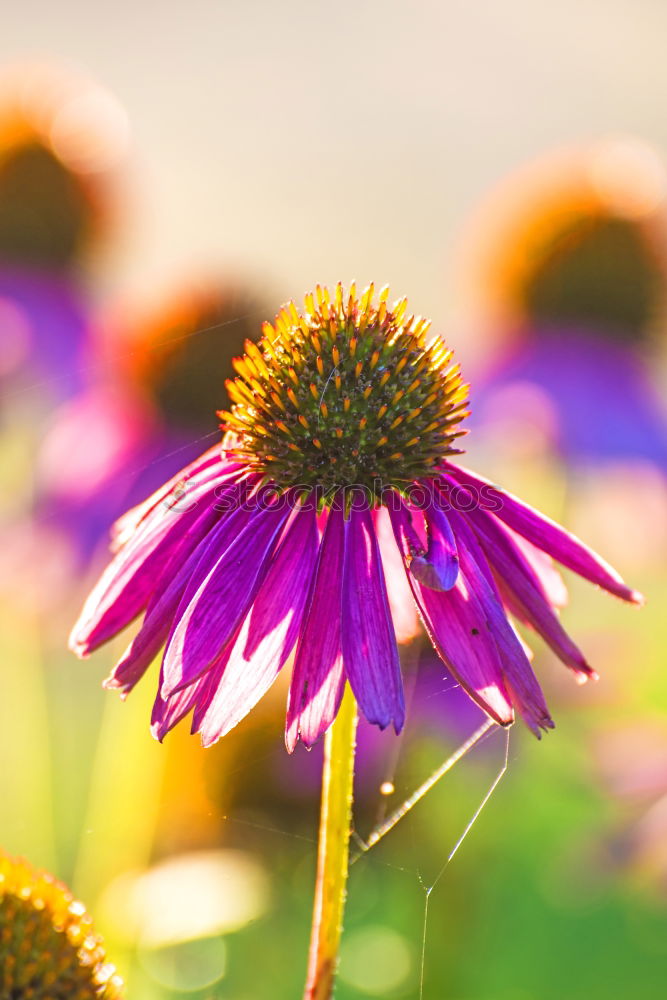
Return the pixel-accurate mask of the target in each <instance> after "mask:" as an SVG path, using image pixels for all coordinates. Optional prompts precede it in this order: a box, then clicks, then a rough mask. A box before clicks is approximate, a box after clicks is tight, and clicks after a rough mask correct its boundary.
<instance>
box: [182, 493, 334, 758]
mask: <svg viewBox="0 0 667 1000" xmlns="http://www.w3.org/2000/svg"><path fill="white" fill-rule="evenodd" d="M317 549H318V534H317V524H316V520H315V512H314V511H313V510H302V511H297V512H296V514H295V516H294V519H293V521H292V523H291V524H290V526H289V530H288V531H287V532H286V534H285V538H284V539H283V541H282V542H281V544H280V548H279V549H278V551H277V553H276V555H275V557H274V560H273V563H272V565H271V568H270V569H269V571H268V573H267V575H266V578H265V580H264V583H263V584H262V586H261V588H260V590H259V593H258V594H257V597H256V598H255V602H254V604H253V606H252V608H251V610H250V612H249V613H248V615H247V616H246V619H245V621H244V623H243V626H242V628H241V630H240V633H239V635H238V637H237V639H236V640H235V642H234V644H233V646H231V645H230V648H229V654H228V655H226V657H225V659H226V662H225V663H224V664H223V665H222V669H221V671H220V676H219V677H218V678H217V679H214V678H211V683H210V684H209V685H208V687H209V688H210V689H212V690H211V695H210V697H208V698H207V697H206V694H204V695H203V696H202V698H200V699H198V702H197V707H196V710H195V715H194V719H193V731H195V732H197V731H198V732H200V733H201V737H202V744H203V745H204V746H205V747H207V746H211V744H213V743H215V742H216V741H217V740H219V739H220V738H221V737H222V736H224V735H225V734H226V733H228V732H229V731H230V729H233V728H234V726H235V725H237V723H238V722H240V721H241V719H242V718H243V717H244V716H245V715H247V714H248V712H249V711H250V710H251V709H252V708H253V707H254V706H255V705H256V704H257V702H258V701H259V700H260V698H261V697H262V696H263V695H264V694H265V693H266V691H268V689H269V688H270V687H271V685H272V684H273V682H274V681H275V679H276V677H277V676H278V673H279V672H280V670H281V669H282V667H283V666H284V664H285V662H286V660H287V659H288V657H289V655H290V653H291V652H292V650H293V649H294V646H295V644H296V641H297V637H298V634H299V629H300V628H301V622H302V618H303V612H304V609H305V606H306V600H307V598H308V594H309V591H310V585H311V579H312V575H313V572H314V570H315V564H316V560H317ZM214 672H217V670H216V667H215V666H214V667H213V668H212V670H211V674H213V673H214ZM206 676H208V675H206ZM186 690H187V689H186Z"/></svg>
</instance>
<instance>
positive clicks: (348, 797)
mask: <svg viewBox="0 0 667 1000" xmlns="http://www.w3.org/2000/svg"><path fill="white" fill-rule="evenodd" d="M356 729H357V705H356V702H355V700H354V695H353V694H352V692H351V690H350V688H349V685H346V687H345V693H344V695H343V701H342V703H341V706H340V709H339V712H338V715H337V717H336V719H335V721H334V723H333V725H332V726H331V727H330V729H329V730H328V732H327V734H326V737H325V742H324V766H323V770H322V806H321V810H320V833H319V843H318V851H317V884H316V886H315V905H314V907H313V924H312V930H311V938H310V953H309V958H308V978H307V981H306V990H305V993H304V1000H329V998H330V997H332V996H333V988H334V981H335V978H336V968H337V965H338V947H339V944H340V935H341V930H342V927H343V911H344V909H345V896H346V886H347V873H348V858H349V846H350V828H351V823H352V792H353V780H354V748H355V736H356Z"/></svg>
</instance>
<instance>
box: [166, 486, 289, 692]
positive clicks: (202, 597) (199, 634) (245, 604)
mask: <svg viewBox="0 0 667 1000" xmlns="http://www.w3.org/2000/svg"><path fill="white" fill-rule="evenodd" d="M288 515H289V505H288V504H287V503H285V502H282V503H278V504H276V506H275V507H269V508H266V509H258V510H257V511H255V512H254V514H253V515H252V517H251V518H250V520H249V522H248V524H247V525H246V527H245V528H244V529H243V530H242V531H241V532H240V533H239V534H237V535H236V536H235V537H234V538H233V540H232V541H231V544H230V545H229V546H228V547H227V549H226V550H225V551H224V552H223V554H222V555H221V556H220V558H219V559H217V560H216V562H215V564H214V565H213V566H212V567H211V568H210V570H209V572H208V574H207V576H206V577H205V579H204V580H203V582H202V583H201V584H200V586H199V588H198V590H197V592H196V594H195V595H194V597H193V598H192V599H191V600H190V602H189V604H188V606H187V608H185V610H184V611H183V612H182V613H180V611H179V614H178V623H177V625H176V628H175V629H174V632H173V633H172V635H171V636H170V638H169V641H168V643H167V648H166V650H165V657H164V683H163V686H162V694H163V696H164V697H167V698H168V697H169V695H171V694H173V692H174V691H176V690H178V689H179V688H181V687H187V686H188V685H189V684H192V682H193V681H195V680H196V679H197V678H198V677H199V676H200V674H202V673H204V671H205V670H207V669H208V667H210V666H211V665H212V663H213V662H214V661H215V660H216V659H217V658H218V656H220V654H221V653H222V651H223V649H224V648H225V646H226V645H227V643H228V642H229V641H230V639H231V638H232V637H233V635H234V633H235V632H236V630H237V628H238V627H239V625H240V624H241V622H242V621H243V618H244V617H245V615H246V612H247V611H248V608H249V607H250V605H251V604H252V602H253V600H254V598H255V595H256V594H257V591H258V590H259V587H260V585H261V583H262V580H263V579H264V576H265V574H266V572H267V570H268V567H269V564H270V560H271V555H272V553H273V550H274V548H275V546H276V543H277V541H278V538H279V536H280V534H281V532H282V530H283V527H284V525H285V521H286V520H287V517H288Z"/></svg>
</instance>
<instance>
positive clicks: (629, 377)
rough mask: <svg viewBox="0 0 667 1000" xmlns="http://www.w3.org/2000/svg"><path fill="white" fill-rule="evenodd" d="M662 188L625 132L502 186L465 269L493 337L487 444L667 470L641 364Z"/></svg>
mask: <svg viewBox="0 0 667 1000" xmlns="http://www.w3.org/2000/svg"><path fill="white" fill-rule="evenodd" d="M666 194H667V177H666V175H665V170H664V167H663V165H662V164H661V162H660V160H659V158H658V157H657V155H656V154H655V152H654V151H653V150H652V149H651V148H650V147H647V146H646V145H644V144H643V143H640V142H638V141H637V140H634V139H630V138H623V139H614V140H606V141H602V142H598V143H593V144H591V145H589V146H585V147H582V148H578V149H574V150H566V151H557V152H555V153H552V154H550V155H548V156H547V157H545V158H544V159H542V160H540V161H538V162H537V163H536V164H533V165H531V166H529V167H528V168H527V169H526V170H524V171H522V172H521V173H520V174H519V175H517V176H516V177H514V178H513V179H512V180H511V181H510V182H509V184H506V185H504V186H503V187H502V188H501V190H500V191H499V192H498V194H497V196H496V198H495V199H493V200H492V203H491V205H489V206H488V207H487V210H486V211H485V212H484V213H483V215H482V217H481V218H480V226H479V228H480V241H479V242H480V248H479V251H478V254H477V258H478V264H477V267H475V266H473V267H472V268H471V271H473V272H474V271H478V272H479V273H478V288H477V290H478V292H479V294H480V297H481V298H482V299H483V300H485V301H486V307H485V308H486V312H487V313H488V315H487V316H486V325H487V327H488V328H489V329H490V332H491V336H492V337H493V339H494V341H495V343H494V344H493V345H492V346H491V348H490V350H487V352H486V353H487V359H486V362H485V366H484V367H485V370H483V371H479V372H478V373H477V375H476V378H475V391H474V394H473V397H472V400H471V401H472V411H473V418H474V426H475V427H478V428H479V429H480V430H483V431H485V432H487V433H488V434H489V435H490V436H491V437H492V438H493V440H494V441H498V440H500V439H502V436H503V435H511V434H512V429H513V428H516V427H523V428H528V429H529V433H530V429H532V430H533V432H534V434H536V435H539V437H540V439H541V441H542V442H545V443H546V444H547V445H548V446H550V447H551V448H553V449H554V450H555V451H556V452H557V453H558V454H560V455H561V457H562V458H563V459H564V460H565V461H566V462H567V463H568V464H569V465H574V466H580V467H581V466H587V467H590V466H591V465H600V464H607V463H619V462H627V461H635V462H636V461H639V462H651V463H654V464H655V465H657V466H658V467H659V468H660V469H661V470H662V472H663V473H667V408H666V407H665V405H664V403H663V401H662V400H661V399H660V396H659V392H658V389H657V387H656V384H655V382H654V380H653V378H652V372H651V370H650V366H649V364H648V363H647V353H648V346H647V345H648V344H649V343H650V340H651V336H652V334H653V333H654V332H655V331H656V330H657V329H659V328H660V326H661V324H662V318H663V317H664V316H665V301H666V300H665V281H666V277H667V267H666V264H665V262H666V259H667V257H666V235H667V218H666V213H665V206H666ZM482 232H483V236H482V235H481V233H482ZM661 332H662V331H661ZM525 433H526V432H525V430H524V436H525ZM511 439H512V438H510V440H511Z"/></svg>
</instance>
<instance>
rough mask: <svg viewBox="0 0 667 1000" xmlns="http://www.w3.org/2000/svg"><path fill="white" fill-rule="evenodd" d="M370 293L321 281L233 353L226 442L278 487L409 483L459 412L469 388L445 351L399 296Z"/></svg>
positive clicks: (430, 466) (442, 443) (377, 490)
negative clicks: (236, 354)
mask: <svg viewBox="0 0 667 1000" xmlns="http://www.w3.org/2000/svg"><path fill="white" fill-rule="evenodd" d="M388 298H389V289H388V288H383V289H382V290H381V291H380V293H379V295H378V298H377V302H376V301H375V300H374V288H373V285H370V286H369V287H368V288H366V290H365V291H364V292H363V293H362V294H361V296H357V293H356V289H355V286H354V285H352V286H351V287H350V289H349V291H348V292H347V294H346V293H344V291H343V287H342V285H341V284H338V285H337V286H336V289H335V292H334V294H333V296H332V295H330V293H329V290H328V289H327V288H322V287H320V286H319V285H318V286H317V289H316V292H315V293H314V294H313V293H311V294H309V295H306V298H305V310H304V311H303V312H300V311H299V310H298V309H297V307H296V305H295V304H294V303H293V302H289V303H288V304H287V305H286V306H284V307H283V308H282V309H281V311H280V312H279V313H278V316H277V317H276V319H275V321H274V323H273V325H271V324H270V323H265V324H264V327H263V336H262V339H261V340H260V341H259V343H258V344H253V343H251V342H250V341H247V342H246V345H245V347H246V354H245V355H244V357H242V358H238V359H237V360H236V361H235V362H234V367H235V370H236V371H237V373H238V377H237V378H235V379H234V380H230V381H229V382H228V383H227V390H228V392H229V396H230V399H231V400H232V402H233V404H234V405H233V406H232V409H231V411H230V412H228V413H227V412H225V413H221V414H220V417H221V418H222V420H223V427H224V429H225V430H226V431H228V432H229V434H230V440H232V441H233V448H234V451H235V452H236V453H237V454H239V456H240V457H242V458H243V460H244V461H245V462H247V463H248V464H249V465H250V466H251V467H252V468H254V469H255V470H256V471H257V472H259V473H261V474H263V475H264V477H265V478H266V480H271V481H272V482H275V483H276V484H277V485H278V486H279V487H282V488H288V487H294V486H304V487H307V488H312V487H321V488H322V490H323V491H324V492H325V493H326V494H328V495H332V493H333V492H335V490H336V489H337V488H339V487H349V486H354V485H359V486H364V487H366V488H368V489H370V490H371V491H372V492H373V494H374V495H375V496H376V499H378V500H379V499H380V494H381V491H382V489H384V488H394V489H398V490H403V489H405V488H406V487H407V486H408V484H409V483H410V482H412V481H414V480H415V479H417V478H418V477H420V476H427V475H429V474H432V472H433V470H434V468H435V467H436V466H437V465H438V464H439V462H440V461H441V460H442V458H443V457H444V456H445V455H451V454H454V453H458V452H460V449H458V448H455V447H454V441H455V440H456V439H457V438H458V437H459V436H460V435H461V434H463V433H465V432H464V431H462V430H460V429H459V424H460V422H461V420H462V419H463V418H464V417H465V416H466V415H467V409H466V406H467V398H468V387H467V386H466V385H464V384H463V382H462V380H461V373H460V369H459V367H458V365H455V364H454V363H453V360H452V357H453V356H452V352H451V351H450V350H449V349H448V348H447V347H446V346H445V344H444V343H443V342H442V341H440V340H437V339H436V340H433V341H431V342H428V341H427V339H426V334H427V331H428V329H429V326H430V323H429V321H427V320H424V319H422V318H421V317H415V316H413V315H409V314H408V303H407V299H400V300H398V301H396V302H394V303H393V305H391V306H390V305H388Z"/></svg>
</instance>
